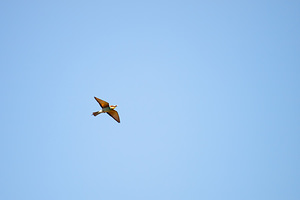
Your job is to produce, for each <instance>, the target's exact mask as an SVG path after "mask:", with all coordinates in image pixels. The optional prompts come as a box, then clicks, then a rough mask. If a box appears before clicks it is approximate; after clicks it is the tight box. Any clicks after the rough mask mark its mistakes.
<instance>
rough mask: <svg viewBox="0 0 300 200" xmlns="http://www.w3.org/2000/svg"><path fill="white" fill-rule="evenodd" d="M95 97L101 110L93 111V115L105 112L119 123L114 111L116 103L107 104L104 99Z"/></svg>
mask: <svg viewBox="0 0 300 200" xmlns="http://www.w3.org/2000/svg"><path fill="white" fill-rule="evenodd" d="M94 98H95V99H96V101H97V102H98V103H99V105H100V106H101V108H102V109H101V110H99V111H97V112H93V115H94V116H97V115H99V114H101V113H107V114H109V115H110V116H111V117H112V118H114V119H115V120H116V121H117V122H119V123H120V117H119V114H118V112H117V111H115V108H116V107H117V105H115V106H113V105H111V106H110V105H109V103H107V102H106V101H103V100H101V99H99V98H97V97H94Z"/></svg>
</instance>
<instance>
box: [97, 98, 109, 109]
mask: <svg viewBox="0 0 300 200" xmlns="http://www.w3.org/2000/svg"><path fill="white" fill-rule="evenodd" d="M94 98H95V99H96V101H97V102H98V103H99V105H100V106H101V108H106V107H108V106H109V103H107V102H106V101H103V100H101V99H99V98H97V97H94Z"/></svg>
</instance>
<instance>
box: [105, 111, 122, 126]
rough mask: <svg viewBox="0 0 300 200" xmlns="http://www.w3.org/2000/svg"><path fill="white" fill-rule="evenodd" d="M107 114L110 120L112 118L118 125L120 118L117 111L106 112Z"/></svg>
mask: <svg viewBox="0 0 300 200" xmlns="http://www.w3.org/2000/svg"><path fill="white" fill-rule="evenodd" d="M107 114H109V115H110V116H111V117H112V118H114V119H115V120H116V121H117V122H119V123H120V117H119V114H118V112H117V111H115V110H110V111H108V112H107Z"/></svg>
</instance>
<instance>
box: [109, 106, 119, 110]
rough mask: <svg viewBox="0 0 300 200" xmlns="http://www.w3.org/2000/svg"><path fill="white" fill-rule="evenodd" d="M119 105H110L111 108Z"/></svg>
mask: <svg viewBox="0 0 300 200" xmlns="http://www.w3.org/2000/svg"><path fill="white" fill-rule="evenodd" d="M117 106H118V105H111V106H109V107H110V108H111V109H115V108H116V107H117Z"/></svg>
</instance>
